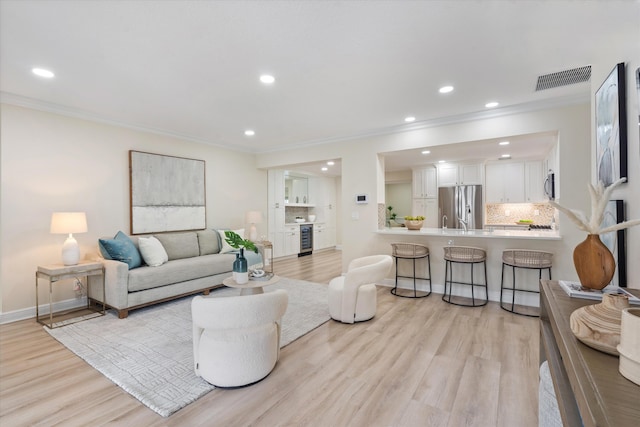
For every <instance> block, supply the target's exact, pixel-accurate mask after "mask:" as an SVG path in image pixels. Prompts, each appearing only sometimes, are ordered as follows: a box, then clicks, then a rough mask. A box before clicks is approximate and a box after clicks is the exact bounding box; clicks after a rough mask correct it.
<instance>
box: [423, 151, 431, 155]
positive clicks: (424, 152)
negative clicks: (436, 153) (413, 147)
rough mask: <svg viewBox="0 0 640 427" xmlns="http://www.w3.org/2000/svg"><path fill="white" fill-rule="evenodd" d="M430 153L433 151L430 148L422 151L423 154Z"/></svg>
mask: <svg viewBox="0 0 640 427" xmlns="http://www.w3.org/2000/svg"><path fill="white" fill-rule="evenodd" d="M429 153H431V151H429V150H424V151H422V154H429Z"/></svg>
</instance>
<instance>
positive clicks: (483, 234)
mask: <svg viewBox="0 0 640 427" xmlns="http://www.w3.org/2000/svg"><path fill="white" fill-rule="evenodd" d="M376 233H377V234H389V235H396V236H425V237H426V236H433V237H438V236H439V237H471V238H487V239H533V240H561V239H562V237H561V236H560V233H559V232H558V231H557V230H553V231H549V230H493V231H490V230H468V231H464V230H462V229H456V228H445V229H442V228H421V229H420V230H409V229H407V228H405V227H391V228H383V229H381V230H376Z"/></svg>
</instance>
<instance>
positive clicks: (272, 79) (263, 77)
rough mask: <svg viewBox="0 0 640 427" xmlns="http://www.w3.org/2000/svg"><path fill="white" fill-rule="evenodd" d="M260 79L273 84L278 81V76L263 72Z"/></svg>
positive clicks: (267, 83)
mask: <svg viewBox="0 0 640 427" xmlns="http://www.w3.org/2000/svg"><path fill="white" fill-rule="evenodd" d="M260 81H261V82H262V83H264V84H266V85H270V84H273V82H275V81H276V78H275V77H273V76H271V75H269V74H263V75H261V76H260Z"/></svg>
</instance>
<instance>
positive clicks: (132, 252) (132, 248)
mask: <svg viewBox="0 0 640 427" xmlns="http://www.w3.org/2000/svg"><path fill="white" fill-rule="evenodd" d="M98 246H99V247H100V252H101V253H102V256H104V257H105V258H106V259H111V260H116V261H121V262H124V263H126V264H127V265H128V266H129V269H133V268H137V267H140V266H141V265H142V257H141V256H140V252H138V248H136V245H135V244H134V243H133V241H132V240H131V239H130V238H129V236H127V235H126V234H124V233H123V232H122V231H118V233H117V234H116V236H115V237H114V238H113V239H98Z"/></svg>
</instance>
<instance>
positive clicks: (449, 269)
mask: <svg viewBox="0 0 640 427" xmlns="http://www.w3.org/2000/svg"><path fill="white" fill-rule="evenodd" d="M445 261H446V264H445V273H444V294H443V295H442V301H444V302H446V303H448V304H453V305H458V306H461V307H482V306H483V305H487V303H488V302H489V292H488V291H487V264H486V262H485V261H480V262H462V261H449V260H445ZM453 263H458V264H470V265H471V282H457V281H454V280H453V265H452V264H453ZM474 264H483V266H484V283H474V282H473V265H474ZM447 278H448V279H449V280H447ZM454 284H456V285H466V286H471V298H469V297H463V296H457V295H452V294H453V289H452V288H453V285H454ZM447 285H449V292H447ZM475 287H480V288H484V294H485V299H484V300H481V299H478V302H476V297H475V293H474V288H475ZM451 298H457V299H459V298H462V299H470V300H471V304H466V303H462V302H455V301H452V300H451Z"/></svg>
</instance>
